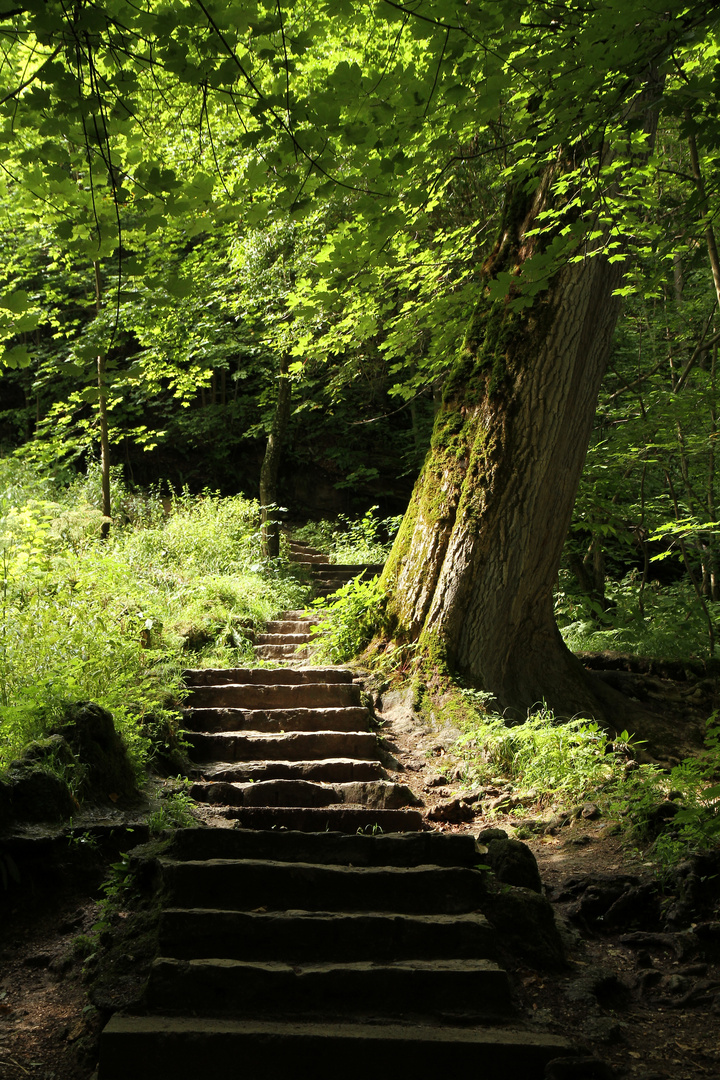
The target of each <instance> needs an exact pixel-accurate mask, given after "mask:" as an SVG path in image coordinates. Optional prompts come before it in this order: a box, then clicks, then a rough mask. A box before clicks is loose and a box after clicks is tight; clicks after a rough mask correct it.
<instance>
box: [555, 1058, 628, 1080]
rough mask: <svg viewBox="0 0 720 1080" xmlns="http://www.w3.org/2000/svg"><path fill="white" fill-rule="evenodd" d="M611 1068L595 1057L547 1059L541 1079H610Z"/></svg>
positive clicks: (612, 1074)
mask: <svg viewBox="0 0 720 1080" xmlns="http://www.w3.org/2000/svg"><path fill="white" fill-rule="evenodd" d="M613 1076H614V1073H613V1070H612V1069H611V1068H610V1066H609V1065H607V1064H606V1063H605V1062H604V1061H600V1059H599V1058H595V1057H563V1058H553V1060H552V1061H548V1063H547V1065H546V1066H545V1072H544V1073H543V1080H612V1077H613Z"/></svg>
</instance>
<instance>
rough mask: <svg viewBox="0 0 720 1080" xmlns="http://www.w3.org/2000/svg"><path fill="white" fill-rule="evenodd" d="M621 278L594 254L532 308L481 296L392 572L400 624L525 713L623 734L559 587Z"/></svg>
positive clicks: (505, 706) (440, 659) (525, 247)
mask: <svg viewBox="0 0 720 1080" xmlns="http://www.w3.org/2000/svg"><path fill="white" fill-rule="evenodd" d="M545 198H546V193H545V192H543V191H542V188H541V190H539V192H538V193H537V194H536V196H535V199H534V202H533V204H532V205H530V206H529V207H526V208H525V213H524V215H523V216H519V218H518V224H516V225H515V226H514V227H513V225H512V223H511V224H510V225H508V226H506V227H505V229H504V233H503V236H502V237H501V240H500V241H499V243H498V246H497V248H496V252H495V254H494V256H493V258H492V259H491V260H490V263H489V264H488V266H487V271H488V276H490V274H494V273H497V271H498V270H499V269H506V268H510V269H511V270H514V271H517V269H518V267H520V266H521V265H522V262H523V260H524V258H526V257H527V255H528V254H529V253H530V252H531V249H532V241H529V240H528V238H527V237H526V233H527V231H528V230H529V229H530V228H531V227H532V225H533V222H534V220H535V218H536V215H537V213H538V211H539V210H540V209H542V208H543V206H544V205H545V203H544V201H543V200H544V199H545ZM620 276H621V275H620V271H619V269H618V267H617V264H616V265H611V264H610V263H609V261H608V260H607V259H606V258H605V256H604V255H602V254H596V255H594V257H592V258H586V259H585V260H584V261H581V262H577V263H569V264H568V265H566V266H564V267H563V268H562V269H561V270H560V271H559V272H557V273H556V275H555V276H554V278H553V279H552V280H551V283H550V286H549V288H548V290H547V291H546V292H545V293H543V294H541V296H540V298H538V299H536V301H535V303H534V304H533V306H532V307H531V308H529V309H528V308H525V309H521V310H520V311H513V310H512V308H511V306H510V305H509V304H508V303H507V302H506V301H495V302H493V303H491V302H490V301H489V300H488V299H487V298H486V297H485V296H483V297H481V299H480V300H479V302H478V304H477V307H476V310H475V312H474V314H473V316H472V319H471V321H470V325H469V327H468V329H467V332H466V336H465V341H464V343H463V346H462V348H461V350H460V354H459V356H458V358H457V360H456V363H455V366H454V369H453V371H452V372H451V375H450V377H449V379H448V382H447V384H446V387H445V393H444V396H443V403H442V407H441V409H440V412H439V414H438V417H437V419H436V424H435V429H434V434H433V441H432V446H431V449H430V452H429V454H428V457H427V459H426V462H425V465H424V468H423V472H422V474H421V476H420V478H419V480H418V482H417V484H416V487H415V491H414V493H413V497H412V500H411V503H410V507H409V509H408V512H407V514H406V516H405V519H404V521H403V525H402V527H401V530H400V532H399V534H398V537H397V540H396V543H395V545H394V547H393V550H392V552H391V555H390V557H389V559H388V562H387V564H386V567H385V571H384V573H383V577H382V579H381V580H382V583H383V584H384V586H385V588H386V590H387V592H388V596H389V600H388V615H389V619H390V626H391V629H392V630H393V632H395V633H396V634H397V635H398V636H400V637H404V638H406V639H410V640H415V641H419V643H420V645H421V651H422V653H423V654H424V656H425V657H427V658H429V659H430V660H431V661H432V662H433V663H434V664H436V665H437V666H438V667H440V668H441V669H442V668H443V667H444V668H446V669H447V670H449V671H451V672H454V673H456V674H459V675H461V676H463V677H464V678H465V679H467V680H468V681H470V682H471V683H472V684H474V685H476V686H479V687H481V688H482V689H484V690H486V691H488V692H490V693H492V694H493V695H494V697H495V699H496V702H497V706H498V707H499V708H500V709H501V710H502V711H504V712H505V714H506V715H507V716H508V718H510V719H513V720H522V719H524V718H525V716H526V715H527V712H528V710H530V709H532V708H533V707H534V706H537V705H542V704H543V703H545V704H546V705H547V706H549V707H550V708H552V709H553V710H554V711H555V713H556V715H558V716H573V715H585V716H595V717H596V718H597V719H599V720H601V721H604V720H610V721H611V722H614V724H615V726H618V727H620V726H624V724H623V721H624V719H625V714H627V713H628V709H627V707H626V706H627V702H626V699H625V698H624V697H623V696H622V695H620V694H618V693H616V692H615V691H613V690H611V689H610V687H609V686H607V685H606V684H605V683H603V682H602V681H601V680H599V679H595V678H593V677H592V676H591V675H590V674H589V673H588V672H586V670H585V669H584V667H583V666H582V664H581V663H580V661H579V660H578V659H577V658H576V657H575V656H574V655H573V654H572V653H571V652H570V650H569V649H568V648H567V647H566V645H565V643H564V642H563V640H562V637H561V635H560V632H559V630H558V628H557V625H556V623H555V619H554V614H553V596H552V591H553V586H554V584H555V581H556V579H557V572H558V567H559V563H560V556H561V552H562V547H563V543H564V540H565V537H566V534H567V531H568V527H569V524H570V519H571V515H572V509H573V505H574V501H575V496H576V492H577V487H578V483H579V480H580V474H581V471H582V467H583V463H584V460H585V454H586V451H587V447H588V443H589V440H590V435H591V431H592V425H593V419H594V415H595V408H596V403H597V396H598V392H599V389H600V383H601V380H602V376H603V372H604V370H605V365H606V362H607V358H608V354H609V351H610V346H611V341H612V334H613V330H614V327H615V323H616V320H617V317H618V312H619V300H618V299H617V298H616V297H614V296H613V291H614V290H615V289H616V287H617V286H618V284H619V281H620ZM629 711H630V713H632V712H633V710H632V708H630V710H629Z"/></svg>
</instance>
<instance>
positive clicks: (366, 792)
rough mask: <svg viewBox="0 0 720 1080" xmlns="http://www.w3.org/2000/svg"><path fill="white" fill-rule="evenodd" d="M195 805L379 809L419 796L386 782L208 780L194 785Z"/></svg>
mask: <svg viewBox="0 0 720 1080" xmlns="http://www.w3.org/2000/svg"><path fill="white" fill-rule="evenodd" d="M190 796H191V798H193V799H195V801H196V802H204V803H211V804H213V805H217V804H219V803H222V804H223V805H225V806H284V807H288V806H334V805H336V804H339V805H343V804H348V805H351V806H367V807H370V808H373V809H374V808H378V809H381V810H400V809H402V808H403V807H405V806H417V805H418V804H419V802H420V800H419V799H418V797H417V796H416V795H415V794H414V793H413V792H412V791H411V790H410V788H409V787H406V786H405V785H404V784H394V783H392V782H391V781H388V780H356V781H351V782H345V783H334V784H333V783H317V782H315V783H313V782H311V781H308V780H295V779H294V780H259V781H257V782H249V783H233V782H224V781H214V780H213V781H209V782H200V783H196V784H193V785H192V787H191V788H190Z"/></svg>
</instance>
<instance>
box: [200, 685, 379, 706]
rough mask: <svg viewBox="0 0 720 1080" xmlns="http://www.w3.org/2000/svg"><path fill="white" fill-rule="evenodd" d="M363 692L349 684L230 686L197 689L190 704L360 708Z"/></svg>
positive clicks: (211, 686)
mask: <svg viewBox="0 0 720 1080" xmlns="http://www.w3.org/2000/svg"><path fill="white" fill-rule="evenodd" d="M360 693H361V691H360V687H359V686H356V685H355V684H354V683H348V682H334V683H327V682H316V683H226V684H224V685H221V686H218V685H215V686H213V685H209V686H196V687H194V688H193V689H192V691H191V692H190V694H189V696H188V698H187V702H186V703H187V705H188V706H189V707H190V708H193V709H227V708H236V709H298V708H306V709H328V708H338V707H343V708H345V707H347V706H357V705H359V704H360V700H361V698H360Z"/></svg>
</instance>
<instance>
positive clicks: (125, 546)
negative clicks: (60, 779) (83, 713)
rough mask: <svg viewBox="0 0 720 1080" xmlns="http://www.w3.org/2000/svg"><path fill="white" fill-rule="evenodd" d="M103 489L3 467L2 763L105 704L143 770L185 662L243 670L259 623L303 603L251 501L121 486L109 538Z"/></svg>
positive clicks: (173, 702)
mask: <svg viewBox="0 0 720 1080" xmlns="http://www.w3.org/2000/svg"><path fill="white" fill-rule="evenodd" d="M115 484H116V487H117V486H119V480H118V479H117V478H116V479H115ZM95 495H96V492H95V488H94V486H93V484H92V483H88V482H87V481H80V482H78V483H76V484H75V485H73V486H72V487H71V488H69V489H57V488H53V486H52V485H51V484H50V483H49V482H48V481H47V480H45V479H43V478H37V477H33V476H32V474H30V473H28V471H27V470H26V469H24V468H23V467H22V466H20V465H18V464H17V463H15V462H9V461H2V460H0V769H2V768H3V767H6V766H7V765H8V763H9V762H10V761H11V760H12V759H13V758H15V757H17V756H18V754H20V753H21V751H22V749H23V747H24V746H25V745H26V744H27V743H28V742H29V741H31V740H32V739H35V738H38V737H40V736H42V735H43V734H44V733H45V732H47V730H48V729H49V728H50V727H51V726H52V725H53V723H55V722H57V721H58V720H59V719H61V717H62V715H63V712H64V709H65V707H66V705H67V703H68V702H70V701H77V700H92V701H95V702H97V703H98V704H100V705H102V706H104V707H106V708H108V709H110V711H111V712H112V713H113V716H114V719H115V723H116V726H117V727H118V729H119V730H120V731H121V733H122V735H123V737H124V739H125V741H126V743H127V745H128V748H129V750H130V752H131V755H132V756H133V759H134V760H135V762H136V764H137V765H138V766H141V765H142V764H143V763H144V762H145V761H146V760H147V758H148V756H149V755H150V754H151V753H152V750H153V741H154V738H155V737H156V736H157V734H158V732H159V731H161V730H162V729H163V726H164V724H165V723H166V721H167V718H168V716H169V715H170V713H171V712H172V710H173V709H174V708H175V707H176V706H177V704H178V702H179V700H180V699H181V697H182V692H183V690H182V678H181V673H182V670H183V668H184V667H187V666H203V665H210V664H212V665H219V666H226V665H229V664H234V663H242V662H247V661H248V660H250V659H251V657H252V643H251V634H252V630H253V628H259V627H261V626H262V625H263V624H264V622H265V621H266V620H267V619H268V618H270V617H272V616H273V615H274V614H275V613H276V612H277V611H278V610H280V609H282V608H285V607H297V606H301V605H302V604H303V603H304V601H305V599H306V589H305V588H304V587H303V586H302V585H300V584H299V583H298V582H297V581H296V579H295V578H294V577H293V576H292V575H291V574H290V573H289V572H288V570H287V568H286V566H285V565H284V564H283V562H282V561H279V560H278V561H272V562H269V561H267V560H265V561H264V560H263V559H262V557H261V551H260V533H259V520H258V517H259V516H258V507H257V504H256V503H254V502H252V501H250V500H247V499H245V498H243V497H242V496H235V497H233V498H220V497H219V496H217V495H215V494H213V493H211V492H206V493H204V494H203V495H201V496H197V497H193V496H190V495H188V494H185V495H183V496H181V497H179V498H172V499H165V500H163V499H162V498H161V496H160V494H159V492H157V491H156V492H154V493H150V494H148V495H145V496H140V495H137V494H133V493H129V492H127V491H120V495H124V507H125V509H124V515H123V516H124V517H125V522H124V524H123V525H122V526H121V527H117V526H114V527H113V530H112V531H111V536H110V538H109V539H108V540H106V541H101V540H100V539H99V531H100V524H101V522H102V520H103V519H102V515H101V514H100V512H99V511H98V509H97V508H96V506H95V505H94V500H95Z"/></svg>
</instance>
